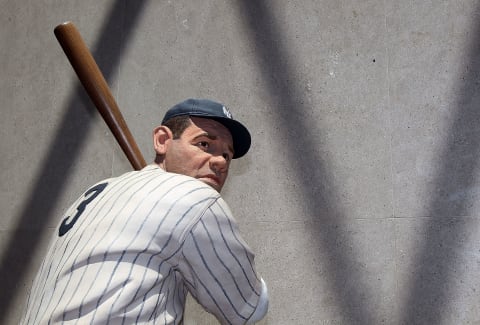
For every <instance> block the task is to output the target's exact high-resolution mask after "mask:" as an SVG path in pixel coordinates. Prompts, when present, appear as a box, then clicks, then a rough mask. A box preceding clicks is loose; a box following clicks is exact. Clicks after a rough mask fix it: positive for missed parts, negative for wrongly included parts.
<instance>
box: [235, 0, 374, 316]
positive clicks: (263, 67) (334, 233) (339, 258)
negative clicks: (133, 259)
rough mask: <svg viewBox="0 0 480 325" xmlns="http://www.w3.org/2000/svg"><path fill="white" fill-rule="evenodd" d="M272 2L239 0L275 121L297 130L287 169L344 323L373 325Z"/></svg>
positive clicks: (333, 189) (365, 292) (332, 186)
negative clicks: (295, 184)
mask: <svg viewBox="0 0 480 325" xmlns="http://www.w3.org/2000/svg"><path fill="white" fill-rule="evenodd" d="M268 3H270V4H272V2H268V1H253V0H252V1H244V0H239V1H237V5H238V7H239V9H240V11H241V13H242V14H241V16H242V17H243V21H244V23H245V27H246V30H247V31H248V33H249V34H250V37H251V39H252V41H253V44H254V46H255V50H256V54H257V59H258V68H259V69H260V73H261V75H262V76H263V77H264V82H265V83H266V85H267V87H268V90H269V94H270V98H269V100H270V104H271V106H272V107H275V112H276V113H277V116H276V117H277V118H278V120H277V121H275V123H278V125H279V126H280V128H281V129H282V130H285V132H297V133H295V136H292V137H291V138H294V139H295V141H289V142H288V144H286V146H287V148H286V151H287V152H288V153H289V157H286V158H288V159H289V160H290V161H291V162H292V164H294V165H292V166H291V168H290V170H289V171H288V172H289V173H292V174H293V175H292V177H293V178H294V179H296V180H298V183H299V186H298V188H299V189H300V190H301V191H302V192H301V194H302V196H303V197H304V204H305V211H306V213H307V214H308V215H309V216H312V218H314V222H313V224H314V225H315V226H314V229H312V232H313V233H316V234H317V239H318V241H319V243H320V247H321V250H322V252H321V255H323V256H325V255H326V256H327V258H325V259H324V260H322V263H324V264H325V265H326V267H327V277H328V280H327V282H328V283H329V284H330V286H331V288H330V289H331V290H330V291H331V292H333V293H334V294H336V297H334V298H335V300H336V301H335V302H334V304H335V305H336V306H339V307H340V311H341V314H342V317H343V318H344V320H343V324H355V325H371V324H373V323H374V321H373V320H372V318H371V315H373V314H374V313H373V312H371V311H370V310H369V309H368V308H369V306H368V305H367V304H368V298H369V295H368V290H367V288H366V286H365V285H364V284H363V283H362V276H363V275H362V274H360V272H355V271H353V270H354V269H355V263H356V262H355V257H354V256H353V255H352V254H351V253H350V252H349V251H348V250H347V249H346V247H352V246H353V244H351V243H350V238H348V236H347V234H346V233H347V230H346V228H345V226H344V225H343V218H344V217H345V213H344V211H343V209H342V207H341V206H339V205H338V204H337V203H336V202H337V201H338V199H337V198H338V195H337V193H336V192H337V190H336V186H335V184H334V182H333V176H332V175H331V174H329V171H328V170H327V168H326V166H325V163H324V160H323V159H322V157H321V156H320V154H319V152H318V143H317V141H316V140H318V138H321V137H322V136H321V133H319V130H315V134H316V135H315V137H313V136H312V135H311V134H310V132H311V131H312V130H310V129H309V125H308V122H307V121H306V118H303V117H302V115H304V114H303V112H306V111H308V110H309V109H310V108H309V107H307V106H306V104H305V103H306V99H305V98H302V91H301V89H300V84H299V82H298V81H297V80H296V79H295V74H294V69H293V66H292V64H289V62H292V61H291V60H292V55H289V54H290V53H289V52H288V50H289V49H288V46H287V45H286V44H285V37H284V35H282V34H281V32H280V26H279V25H278V23H277V22H276V21H275V18H274V17H273V15H272V13H271V12H270V10H269V8H268ZM289 60H290V61H289ZM291 130H294V131H291ZM319 134H320V135H319ZM304 171H308V172H307V173H305V172H304ZM347 283H349V284H352V285H347Z"/></svg>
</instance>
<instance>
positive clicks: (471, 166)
mask: <svg viewBox="0 0 480 325" xmlns="http://www.w3.org/2000/svg"><path fill="white" fill-rule="evenodd" d="M0 9H1V10H0V23H1V26H2V28H1V29H0V44H1V46H0V70H1V71H2V76H1V78H0V105H1V114H2V119H1V122H0V123H1V128H0V130H1V138H0V145H1V152H2V158H1V160H0V162H1V165H0V166H1V168H0V173H1V175H0V176H1V179H2V182H1V187H0V188H1V197H0V204H1V208H2V209H1V217H0V254H1V259H2V260H1V264H0V265H1V266H0V268H1V271H0V272H1V274H0V275H1V279H2V286H1V287H2V289H1V290H0V292H1V294H0V296H1V302H0V303H1V309H0V323H3V324H15V323H16V322H17V321H18V318H19V316H20V314H21V312H22V309H23V304H24V301H25V299H26V296H27V294H28V290H29V286H30V283H31V281H32V279H33V276H34V274H35V272H36V269H37V268H38V266H39V263H40V262H41V258H42V256H43V253H44V252H45V250H46V247H47V245H48V240H49V237H50V235H51V234H52V233H53V231H54V230H55V227H56V225H57V224H58V220H59V218H60V217H61V214H62V211H63V210H64V209H65V207H67V206H68V205H69V203H70V202H71V200H72V199H73V198H75V197H76V196H77V195H78V194H79V193H80V192H81V191H83V190H84V188H85V187H87V186H88V185H90V184H91V183H93V182H95V181H97V180H99V179H101V178H106V177H110V176H112V175H118V174H120V173H122V172H124V171H128V170H130V166H129V164H128V162H127V161H126V159H125V158H124V157H123V154H122V152H121V151H120V149H119V148H118V146H117V145H116V143H115V141H114V140H113V137H112V136H111V134H110V132H109V131H108V130H107V128H106V126H105V124H104V123H103V121H102V120H101V119H100V118H99V117H98V114H97V113H96V112H95V110H94V109H93V107H92V105H91V103H90V102H89V100H88V98H86V96H85V94H84V92H83V90H82V88H80V87H79V85H78V82H77V79H76V76H75V75H74V73H73V71H72V69H71V68H70V65H69V63H68V62H67V60H66V58H65V56H64V55H63V52H62V51H61V49H60V47H59V45H58V44H57V42H56V39H55V37H54V35H53V28H54V27H55V26H56V25H57V24H59V23H61V22H63V21H66V20H71V21H73V22H74V23H75V24H76V25H77V27H78V28H79V30H80V31H81V33H82V35H83V36H84V38H85V40H86V42H87V44H88V45H89V46H90V48H91V49H92V52H93V53H94V56H95V58H96V59H97V60H98V62H99V65H100V67H101V69H102V71H103V72H104V73H105V75H106V78H107V80H108V81H109V84H110V85H111V87H112V91H113V93H114V95H115V97H116V98H117V101H118V103H119V106H120V107H121V108H122V110H123V113H124V116H125V118H126V120H127V122H128V124H129V125H130V127H131V129H132V132H133V134H134V136H135V138H136V139H137V141H138V143H139V145H140V147H141V150H142V151H143V153H144V155H145V156H146V157H147V158H148V160H151V159H152V157H153V154H152V149H151V140H150V132H151V129H152V128H153V127H154V126H155V125H156V123H158V122H159V119H160V118H161V116H162V115H163V113H164V111H165V109H166V108H168V107H170V106H171V105H173V104H175V103H177V102H178V101H180V100H183V99H185V98H188V97H207V98H213V99H217V100H220V101H223V102H225V103H226V104H227V105H228V106H230V108H231V109H232V111H233V113H234V115H235V116H236V117H237V118H239V119H240V120H242V121H244V122H245V124H246V125H248V126H249V128H250V130H251V132H252V135H253V146H252V149H251V152H250V154H249V155H248V156H247V157H245V158H244V159H242V160H239V161H236V163H235V164H234V166H233V169H232V172H231V178H230V181H229V183H228V185H227V186H226V189H225V191H224V197H225V199H226V200H227V202H228V203H229V204H230V207H231V209H232V211H233V212H234V214H235V215H236V218H237V219H238V221H239V224H240V228H241V229H242V232H243V233H244V236H245V238H246V239H247V241H248V242H249V244H250V246H251V247H252V248H253V250H254V251H255V252H256V256H257V259H256V261H257V266H258V269H259V270H260V272H261V274H262V276H263V277H264V278H265V280H266V281H267V283H268V285H269V289H270V297H271V302H270V311H269V313H268V316H267V317H266V318H265V319H264V320H263V321H262V322H261V324H275V325H277V324H362V325H363V324H364V325H369V324H452V325H456V324H480V307H479V306H480V277H478V274H479V271H480V219H479V216H480V200H479V196H480V179H479V176H480V169H479V167H480V164H479V162H480V157H479V151H480V143H479V141H480V124H479V122H480V119H479V117H480V116H479V115H480V112H479V104H480V97H479V94H480V93H479V85H480V75H479V72H480V59H479V58H480V27H479V25H478V24H479V22H480V19H479V18H480V16H479V14H480V4H479V3H478V1H473V0H461V1H458V0H439V1H395V0H365V1H346V0H319V1H317V0H304V1H282V0H271V1H241V0H236V1H220V0H204V1H201V2H199V1H185V0H176V1H173V0H171V1H154V0H150V1H146V0H137V1H126V0H123V1H121V0H118V1H113V0H109V1H106V0H101V1H98V0H82V1H53V0H48V1H45V0H43V1H38V0H15V1H14V0H0ZM215 323H216V322H215V320H214V319H213V318H212V317H211V316H210V315H208V314H206V313H205V312H203V311H202V310H201V309H200V308H199V306H197V305H195V303H194V302H192V301H190V302H189V305H188V307H187V318H186V320H185V324H189V325H190V324H215Z"/></svg>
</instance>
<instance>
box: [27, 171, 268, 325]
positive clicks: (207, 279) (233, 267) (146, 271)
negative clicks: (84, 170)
mask: <svg viewBox="0 0 480 325" xmlns="http://www.w3.org/2000/svg"><path fill="white" fill-rule="evenodd" d="M253 259H254V255H253V253H252V252H251V250H250V249H249V247H248V246H247V244H246V243H245V242H244V240H243V239H242V238H241V236H240V234H239V232H238V229H237V226H236V223H235V220H234V218H233V217H232V215H231V212H230V210H229V208H228V206H227V205H226V203H225V202H224V201H223V199H222V198H221V197H220V194H219V193H218V192H216V191H215V190H214V189H212V188H211V187H210V186H208V185H206V184H204V183H202V182H200V181H198V180H196V179H193V178H190V177H187V176H183V175H178V174H172V173H167V172H164V171H163V170H162V169H161V168H160V167H158V166H157V165H149V166H147V167H145V168H144V169H142V170H141V171H136V172H130V173H126V174H124V175H122V176H120V177H118V178H112V179H108V180H105V181H103V182H100V183H98V184H96V185H95V186H94V187H92V188H91V189H89V190H88V191H87V192H85V193H84V194H83V195H82V196H81V197H80V198H79V199H78V200H77V201H76V202H75V203H74V204H73V205H72V207H71V208H70V209H69V210H67V212H66V214H65V216H63V218H62V220H61V225H60V226H59V228H58V232H56V233H55V238H54V240H53V241H52V243H51V246H50V249H49V252H48V254H47V256H46V258H45V260H44V261H43V263H42V266H41V268H40V271H39V273H38V275H37V277H36V279H35V281H34V284H33V287H32V290H31V293H30V296H29V300H28V304H27V309H26V315H25V317H24V320H23V322H24V324H29V325H30V324H63V323H64V324H139V323H141V324H182V322H183V312H184V305H185V297H186V294H187V292H190V293H191V294H192V295H193V297H194V298H195V299H196V300H197V301H198V302H199V303H200V304H201V305H202V306H203V307H204V308H205V309H206V310H208V311H209V312H211V313H213V314H214V315H215V316H216V317H217V319H218V320H219V321H220V322H221V323H222V324H244V323H245V322H246V321H247V320H248V318H249V317H250V316H251V315H252V314H253V313H254V311H255V308H256V306H257V304H258V303H259V297H260V294H261V291H262V280H261V279H260V278H259V277H258V276H257V274H256V272H255V267H254V261H253Z"/></svg>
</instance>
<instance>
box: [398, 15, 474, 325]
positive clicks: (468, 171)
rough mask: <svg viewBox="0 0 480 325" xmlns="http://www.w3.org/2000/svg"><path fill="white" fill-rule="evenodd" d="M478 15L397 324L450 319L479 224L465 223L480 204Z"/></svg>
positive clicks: (435, 322)
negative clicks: (468, 245) (475, 203)
mask: <svg viewBox="0 0 480 325" xmlns="http://www.w3.org/2000/svg"><path fill="white" fill-rule="evenodd" d="M476 10H477V12H476V15H475V14H474V15H472V16H474V17H477V19H476V20H474V21H475V24H476V25H475V26H473V28H472V33H470V35H472V36H473V38H472V39H471V41H470V45H469V46H470V48H468V49H467V54H466V57H465V60H464V62H465V66H464V70H463V75H462V76H461V80H460V85H459V87H458V95H457V98H456V102H455V105H456V106H457V107H456V109H455V112H454V113H453V114H452V118H451V126H450V128H449V130H448V132H446V133H445V134H447V135H448V138H447V139H446V143H445V144H444V147H443V148H442V149H441V150H440V154H439V157H438V161H439V164H438V166H439V167H438V169H437V170H436V174H435V175H436V176H435V177H434V182H433V183H432V184H431V186H430V187H429V188H430V192H431V200H430V202H429V204H428V210H427V211H426V213H427V216H429V217H431V218H429V219H428V221H427V223H426V224H425V226H424V227H425V228H424V234H423V236H422V237H423V243H422V245H421V246H420V247H418V254H417V256H416V257H415V260H414V261H413V263H412V265H414V267H415V271H414V272H415V273H414V274H413V277H412V281H411V283H410V286H409V290H408V291H407V293H408V298H407V300H406V301H405V302H404V305H403V308H402V309H401V314H402V315H404V319H402V321H401V323H400V324H441V323H442V321H444V320H446V319H448V316H449V315H448V314H449V313H450V311H451V309H449V307H451V303H452V302H454V300H453V299H452V298H454V297H455V296H456V289H455V285H456V284H455V282H456V279H455V277H456V276H458V275H457V274H456V273H457V272H460V271H461V270H463V269H464V268H463V267H462V266H461V265H462V264H463V263H464V262H463V261H462V260H461V255H463V252H465V243H466V242H468V239H467V237H468V235H469V228H471V227H472V225H473V224H478V219H474V218H468V217H465V216H468V215H469V214H470V213H471V211H470V208H471V207H472V205H473V202H472V199H474V198H476V197H477V198H478V194H477V195H475V194H476V193H478V179H477V178H476V177H475V176H476V175H477V173H478V168H479V163H480V109H479V108H480V59H479V58H480V21H479V20H478V15H479V13H480V7H478V8H476ZM475 186H477V187H475ZM459 276H463V275H462V274H460V275H459ZM473 294H475V293H473ZM477 294H478V293H477ZM449 310H450V311H449Z"/></svg>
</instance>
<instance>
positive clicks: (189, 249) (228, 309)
mask: <svg viewBox="0 0 480 325" xmlns="http://www.w3.org/2000/svg"><path fill="white" fill-rule="evenodd" d="M183 257H184V263H185V265H184V266H185V267H184V270H183V271H184V272H183V273H184V277H185V280H186V284H187V287H188V289H189V291H190V293H191V294H192V296H193V297H194V298H195V299H196V300H197V301H198V302H199V303H200V304H201V305H202V306H203V307H204V308H205V309H206V310H207V311H209V312H210V313H212V314H214V315H215V316H216V317H217V319H218V320H219V321H220V322H221V323H222V324H247V323H250V321H249V320H251V318H252V317H253V318H255V319H257V318H258V317H259V316H260V318H261V317H263V315H264V314H265V313H266V304H267V305H268V299H267V296H266V287H265V284H264V282H263V280H262V279H261V278H260V277H259V276H258V275H257V273H256V271H255V264H254V254H253V252H252V251H251V250H250V248H249V247H248V245H247V244H246V243H245V241H244V240H243V239H242V237H241V235H240V233H239V231H238V228H237V225H236V222H235V220H234V219H233V217H232V215H231V212H230V210H229V208H228V206H227V205H226V203H225V202H224V201H223V200H222V199H219V200H217V201H216V202H215V203H214V204H213V205H211V206H210V207H209V208H208V209H207V210H206V211H205V213H204V214H203V215H202V216H201V218H200V219H199V221H198V222H197V223H196V225H195V226H194V227H193V228H192V229H191V230H190V232H189V234H187V236H186V239H185V242H184V245H183ZM257 307H259V308H258V309H257ZM259 311H260V313H259ZM259 314H260V315H259Z"/></svg>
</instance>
